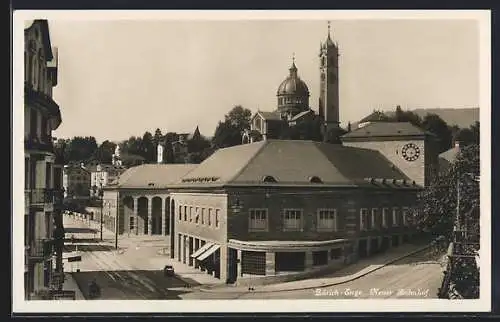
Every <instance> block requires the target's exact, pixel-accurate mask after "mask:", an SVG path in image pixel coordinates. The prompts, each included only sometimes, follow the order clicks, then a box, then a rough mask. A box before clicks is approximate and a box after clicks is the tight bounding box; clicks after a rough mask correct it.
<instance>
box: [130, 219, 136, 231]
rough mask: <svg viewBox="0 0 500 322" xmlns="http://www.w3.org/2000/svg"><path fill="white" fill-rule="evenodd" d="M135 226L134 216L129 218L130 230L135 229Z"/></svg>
mask: <svg viewBox="0 0 500 322" xmlns="http://www.w3.org/2000/svg"><path fill="white" fill-rule="evenodd" d="M134 228H135V223H134V217H130V218H129V231H132V230H134Z"/></svg>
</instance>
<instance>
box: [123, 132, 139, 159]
mask: <svg viewBox="0 0 500 322" xmlns="http://www.w3.org/2000/svg"><path fill="white" fill-rule="evenodd" d="M120 149H121V152H122V154H131V155H142V139H141V138H140V137H136V136H131V137H130V138H128V140H125V141H123V142H121V143H120Z"/></svg>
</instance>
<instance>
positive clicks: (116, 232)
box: [115, 198, 120, 249]
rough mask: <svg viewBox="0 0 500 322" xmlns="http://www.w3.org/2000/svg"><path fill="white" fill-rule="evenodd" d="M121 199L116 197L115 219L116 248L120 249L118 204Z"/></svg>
mask: <svg viewBox="0 0 500 322" xmlns="http://www.w3.org/2000/svg"><path fill="white" fill-rule="evenodd" d="M118 202H119V199H118V198H117V199H116V220H115V249H118V224H119V221H118V220H119V212H120V210H119V209H120V207H119V205H118Z"/></svg>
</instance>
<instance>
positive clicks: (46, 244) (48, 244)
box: [28, 239, 54, 259]
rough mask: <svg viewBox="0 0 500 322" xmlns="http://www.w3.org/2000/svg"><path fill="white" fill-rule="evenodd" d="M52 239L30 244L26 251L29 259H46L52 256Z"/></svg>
mask: <svg viewBox="0 0 500 322" xmlns="http://www.w3.org/2000/svg"><path fill="white" fill-rule="evenodd" d="M53 244H54V243H53V240H52V239H35V240H34V241H32V242H31V244H30V246H29V250H28V255H29V257H30V258H34V259H36V258H40V259H41V258H48V257H50V256H52V255H53V249H54V248H53Z"/></svg>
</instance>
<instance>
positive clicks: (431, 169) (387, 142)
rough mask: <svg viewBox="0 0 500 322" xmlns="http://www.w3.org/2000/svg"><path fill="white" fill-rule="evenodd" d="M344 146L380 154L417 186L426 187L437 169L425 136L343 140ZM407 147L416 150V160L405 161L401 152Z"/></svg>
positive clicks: (429, 140)
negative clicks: (413, 147)
mask: <svg viewBox="0 0 500 322" xmlns="http://www.w3.org/2000/svg"><path fill="white" fill-rule="evenodd" d="M343 144H344V145H345V146H351V147H356V148H363V149H371V150H376V151H379V152H380V153H382V154H383V155H384V156H385V157H386V158H387V159H388V160H389V161H390V162H391V163H392V164H394V165H395V166H396V167H397V168H398V169H399V170H401V171H402V172H403V173H404V174H405V175H407V176H408V177H409V178H410V179H412V180H414V181H415V182H416V183H417V184H418V185H421V186H427V185H428V184H429V183H430V182H431V180H432V178H433V177H434V176H435V174H436V171H437V169H438V163H437V153H436V147H435V145H434V144H433V141H432V140H431V139H430V138H429V137H426V136H421V137H387V138H364V139H349V140H343ZM408 145H414V146H416V147H417V148H418V154H419V156H418V158H417V159H416V160H407V159H405V156H404V153H403V150H404V148H405V147H406V146H408Z"/></svg>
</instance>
